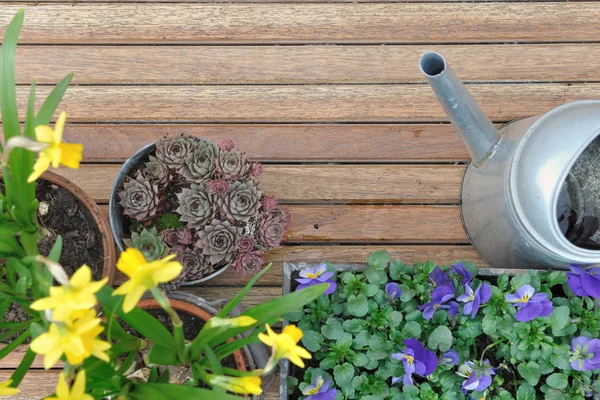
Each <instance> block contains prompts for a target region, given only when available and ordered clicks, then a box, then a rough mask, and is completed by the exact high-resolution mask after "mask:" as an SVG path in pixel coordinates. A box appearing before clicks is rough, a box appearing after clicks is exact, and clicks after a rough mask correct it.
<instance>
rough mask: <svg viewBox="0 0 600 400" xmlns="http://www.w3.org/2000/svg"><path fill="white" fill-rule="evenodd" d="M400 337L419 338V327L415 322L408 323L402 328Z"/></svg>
mask: <svg viewBox="0 0 600 400" xmlns="http://www.w3.org/2000/svg"><path fill="white" fill-rule="evenodd" d="M402 336H404V337H405V338H415V339H418V338H419V336H421V325H419V323H418V322H416V321H409V322H407V323H406V325H404V327H403V328H402Z"/></svg>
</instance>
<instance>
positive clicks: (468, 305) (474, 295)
mask: <svg viewBox="0 0 600 400" xmlns="http://www.w3.org/2000/svg"><path fill="white" fill-rule="evenodd" d="M491 298H492V288H490V285H488V284H487V283H482V284H481V285H479V287H478V288H477V289H475V291H474V292H473V289H472V288H471V285H470V284H469V285H465V294H461V295H460V296H458V297H457V298H456V300H458V301H460V302H461V303H465V305H464V307H463V313H464V314H465V315H468V314H471V318H475V316H476V315H477V312H478V311H479V306H480V305H482V304H485V303H487V302H488V301H489V299H491Z"/></svg>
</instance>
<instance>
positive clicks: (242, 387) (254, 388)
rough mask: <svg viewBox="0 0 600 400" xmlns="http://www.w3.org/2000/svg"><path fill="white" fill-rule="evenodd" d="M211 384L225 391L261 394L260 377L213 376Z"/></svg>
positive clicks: (210, 379) (210, 380)
mask: <svg viewBox="0 0 600 400" xmlns="http://www.w3.org/2000/svg"><path fill="white" fill-rule="evenodd" d="M208 381H209V383H210V384H211V385H213V386H218V387H220V388H223V389H225V390H228V391H230V392H233V393H239V394H261V393H262V388H261V387H260V377H259V376H225V375H211V376H210V378H209V380H208Z"/></svg>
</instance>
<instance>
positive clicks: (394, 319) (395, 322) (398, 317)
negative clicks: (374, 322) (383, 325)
mask: <svg viewBox="0 0 600 400" xmlns="http://www.w3.org/2000/svg"><path fill="white" fill-rule="evenodd" d="M402 319H403V316H402V313H401V312H400V311H392V312H391V313H389V315H388V316H387V320H388V322H389V324H390V328H392V329H395V328H397V327H398V326H399V325H400V324H401V323H402Z"/></svg>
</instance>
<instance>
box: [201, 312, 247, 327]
mask: <svg viewBox="0 0 600 400" xmlns="http://www.w3.org/2000/svg"><path fill="white" fill-rule="evenodd" d="M255 323H256V320H255V319H254V318H252V317H247V316H245V315H242V316H239V317H235V318H219V317H212V318H211V319H209V320H208V324H209V326H211V327H227V328H232V327H239V326H250V325H253V324H255Z"/></svg>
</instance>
